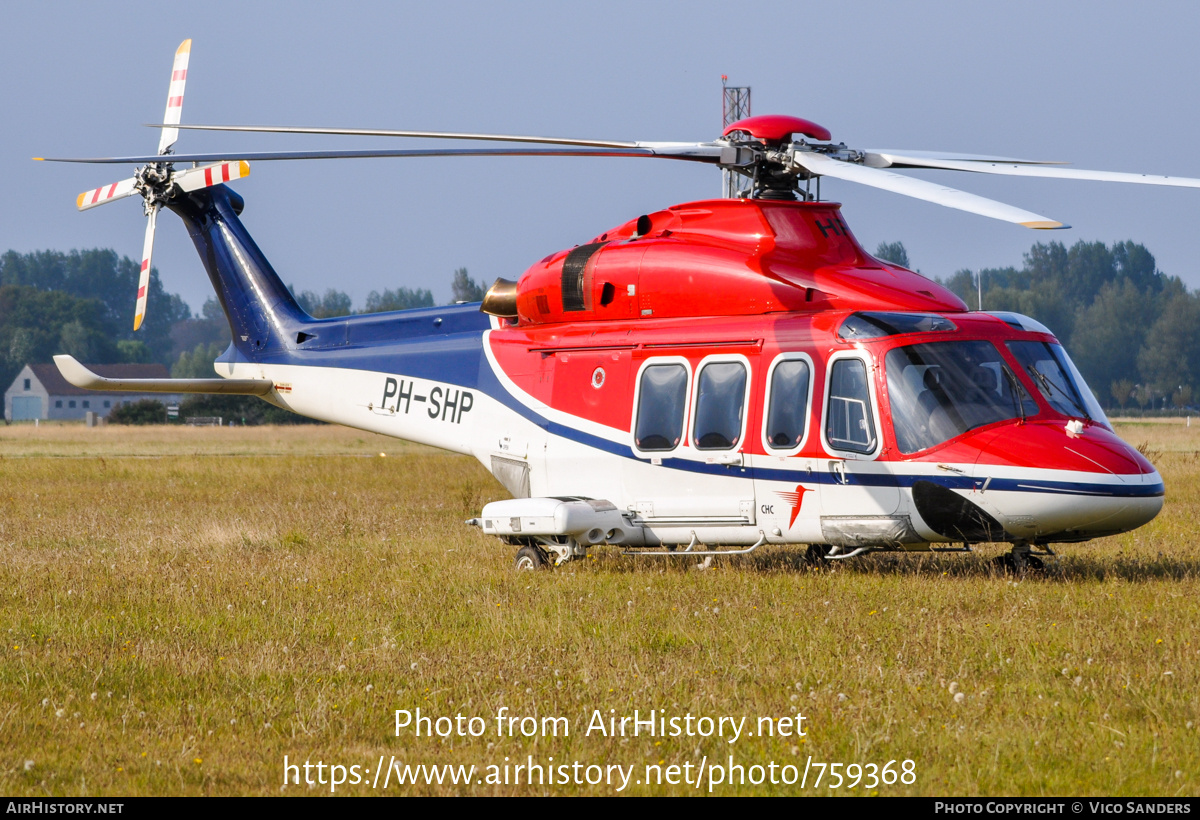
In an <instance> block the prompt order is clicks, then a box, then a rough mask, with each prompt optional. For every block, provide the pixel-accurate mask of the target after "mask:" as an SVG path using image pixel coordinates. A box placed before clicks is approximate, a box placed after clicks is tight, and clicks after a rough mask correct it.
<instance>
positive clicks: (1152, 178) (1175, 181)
mask: <svg viewBox="0 0 1200 820" xmlns="http://www.w3.org/2000/svg"><path fill="white" fill-rule="evenodd" d="M885 156H886V155H885ZM896 156H899V155H896ZM901 159H902V161H903V164H902V165H900V167H907V168H941V169H944V170H948V171H970V172H972V173H976V174H999V175H1002V176H1013V177H1042V178H1046V179H1086V180H1093V181H1096V182H1126V183H1133V184H1138V185H1167V186H1171V187H1175V188H1200V179H1194V178H1192V177H1167V176H1159V175H1156V174H1131V173H1128V172H1125V171H1088V170H1085V169H1083V168H1056V167H1046V166H1044V165H1030V164H1014V163H1013V161H1012V160H1005V161H999V162H983V161H978V160H956V159H932V158H930V159H921V158H916V157H902V158H901Z"/></svg>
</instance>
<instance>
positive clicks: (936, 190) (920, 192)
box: [793, 151, 1070, 230]
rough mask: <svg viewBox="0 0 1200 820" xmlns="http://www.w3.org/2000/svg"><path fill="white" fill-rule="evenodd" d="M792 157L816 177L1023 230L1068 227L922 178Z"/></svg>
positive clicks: (822, 158)
mask: <svg viewBox="0 0 1200 820" xmlns="http://www.w3.org/2000/svg"><path fill="white" fill-rule="evenodd" d="M793 156H794V159H795V161H796V162H797V163H798V164H800V165H802V166H803V167H804V168H805V169H806V170H808V171H810V172H811V173H814V174H817V175H818V176H828V177H835V178H837V179H844V180H847V181H848V182H858V183H861V184H862V185H870V186H872V187H874V188H882V189H883V190H885V191H892V192H893V193H897V194H904V195H905V196H911V197H915V198H917V199H924V200H925V201H927V202H933V203H936V204H938V205H945V206H946V207H947V208H957V209H958V210H960V211H968V212H970V213H973V214H979V215H980V216H990V217H991V218H993V219H1002V220H1004V221H1005V222H1015V223H1016V224H1018V225H1023V226H1025V227H1026V228H1038V229H1042V230H1053V229H1056V228H1067V227H1070V226H1068V225H1064V224H1063V223H1061V222H1057V221H1055V220H1053V219H1049V218H1047V217H1044V216H1041V215H1040V214H1035V213H1033V212H1032V211H1026V210H1023V209H1021V208H1015V207H1013V206H1012V205H1005V204H1004V203H1003V202H997V201H995V200H994V199H987V198H985V197H981V196H976V195H975V194H968V193H967V192H966V191H959V190H958V189H956V188H947V187H946V186H944V185H938V184H936V183H933V182H926V181H925V180H923V179H913V178H912V177H905V176H901V175H900V174H893V173H892V172H891V171H881V170H879V169H878V168H867V167H864V166H862V165H852V164H851V163H848V162H842V161H840V160H836V159H830V158H829V157H827V156H824V155H822V154H816V153H811V152H808V151H797V152H795V154H794V155H793Z"/></svg>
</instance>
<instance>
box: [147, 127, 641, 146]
mask: <svg viewBox="0 0 1200 820" xmlns="http://www.w3.org/2000/svg"><path fill="white" fill-rule="evenodd" d="M147 127H149V128H158V127H160V126H158V125H156V124H152V123H148V124H147ZM179 128H180V129H183V130H187V131H240V132H244V133H247V132H248V133H264V134H327V135H329V134H332V135H340V136H355V137H413V138H417V139H438V140H491V141H495V142H534V143H540V144H543V145H581V146H591V147H594V148H636V147H637V146H638V143H636V142H618V141H614V140H580V139H571V138H569V137H531V136H520V135H516V134H468V133H463V132H460V131H394V130H387V129H376V128H307V127H303V126H291V125H181V126H179Z"/></svg>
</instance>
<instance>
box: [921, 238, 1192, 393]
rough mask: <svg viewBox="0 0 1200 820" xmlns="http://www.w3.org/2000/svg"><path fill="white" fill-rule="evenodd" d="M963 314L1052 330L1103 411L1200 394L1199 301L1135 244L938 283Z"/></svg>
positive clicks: (1030, 260) (1081, 249)
mask: <svg viewBox="0 0 1200 820" xmlns="http://www.w3.org/2000/svg"><path fill="white" fill-rule="evenodd" d="M943 284H944V285H946V286H947V287H948V288H949V289H950V290H952V291H954V292H955V293H956V294H958V296H959V297H960V298H962V300H963V301H964V302H966V303H967V305H968V306H969V307H971V308H976V307H978V302H979V299H980V293H981V292H982V303H983V309H984V310H1006V311H1015V312H1017V313H1023V314H1025V315H1026V316H1029V317H1031V318H1033V319H1037V320H1038V321H1039V322H1041V323H1042V324H1044V325H1045V326H1046V327H1048V328H1050V330H1051V331H1053V333H1054V334H1055V336H1057V337H1058V339H1059V341H1060V342H1062V343H1063V345H1064V346H1065V347H1066V349H1067V352H1068V353H1070V355H1071V358H1072V359H1073V360H1074V361H1075V365H1076V367H1078V368H1079V370H1080V372H1081V373H1082V374H1083V377H1084V379H1085V380H1086V381H1087V383H1088V385H1089V386H1090V387H1091V388H1092V391H1093V392H1094V393H1095V394H1096V398H1097V399H1098V400H1099V401H1100V402H1101V404H1103V405H1105V406H1106V407H1108V408H1110V409H1111V408H1114V407H1116V408H1120V409H1122V410H1123V409H1127V408H1130V407H1138V406H1140V407H1142V408H1143V409H1154V408H1163V407H1171V406H1175V407H1180V408H1182V407H1187V406H1190V405H1192V404H1193V399H1194V397H1195V396H1196V389H1197V388H1198V387H1200V293H1191V292H1189V291H1188V289H1187V287H1186V286H1185V285H1184V284H1183V282H1182V281H1180V279H1179V277H1178V276H1168V275H1167V274H1165V273H1163V272H1162V271H1160V270H1159V269H1158V266H1157V264H1156V263H1155V260H1154V255H1153V254H1152V253H1150V251H1149V250H1147V249H1146V248H1145V246H1143V245H1139V244H1137V243H1135V242H1130V241H1126V242H1117V243H1115V244H1113V245H1111V246H1109V245H1106V244H1105V243H1103V242H1085V241H1082V240H1081V241H1079V242H1076V243H1075V244H1074V245H1072V246H1071V247H1069V248H1068V247H1066V246H1065V245H1063V244H1062V243H1061V242H1048V243H1038V244H1036V245H1034V246H1033V247H1032V248H1030V249H1029V251H1028V252H1027V253H1026V254H1025V255H1024V264H1023V265H1022V266H1021V267H1020V268H1015V267H1007V268H985V269H981V270H978V271H971V270H966V269H964V270H960V271H958V272H957V273H955V274H954V275H953V276H950V277H949V278H947V279H946V280H945V281H944V282H943Z"/></svg>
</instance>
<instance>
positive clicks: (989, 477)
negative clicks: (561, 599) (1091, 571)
mask: <svg viewBox="0 0 1200 820" xmlns="http://www.w3.org/2000/svg"><path fill="white" fill-rule="evenodd" d="M484 349H485V350H487V351H488V356H489V361H491V364H492V367H493V372H494V374H495V376H496V377H497V379H498V380H499V381H500V383H501V385H502V386H503V387H504V388H505V389H507V390H508V391H509V393H510V394H511V396H512V397H513V398H515V399H516V400H517V401H518V402H519V403H520V404H521V405H522V406H523V407H525V408H527V409H528V410H529V411H532V415H534V416H540V417H541V418H543V419H545V420H546V421H547V422H548V424H547V425H546V426H542V425H541V424H538V423H535V422H534V421H532V420H531V419H530V418H527V417H526V416H525V415H522V414H521V413H519V412H517V411H516V410H514V409H513V408H512V407H509V406H506V405H505V404H504V403H502V402H501V401H497V400H496V399H495V398H493V397H491V396H489V395H487V394H485V393H483V392H482V391H480V390H478V389H471V388H462V387H460V386H457V385H453V384H448V383H443V382H437V381H432V380H427V379H413V378H411V377H407V376H404V375H403V374H394V375H389V374H385V373H379V372H373V371H365V370H350V369H338V368H330V367H306V366H296V365H259V364H250V363H237V364H233V365H229V364H225V363H218V364H217V370H218V373H219V374H220V375H222V376H224V377H227V378H230V377H232V378H258V379H270V380H272V381H273V382H274V384H275V387H276V389H275V391H274V392H273V393H272V394H271V395H270V396H269V397H268V398H269V400H270V401H272V402H274V403H275V404H278V405H279V406H282V407H286V408H288V409H290V410H293V411H295V412H297V413H300V414H303V415H306V416H311V417H313V418H317V419H321V420H323V421H328V422H332V423H336V424H342V425H346V426H349V427H355V428H358V429H361V430H367V431H371V432H375V433H380V434H382V435H386V436H393V437H396V438H401V439H405V440H408V441H413V442H417V443H420V444H427V445H430V446H433V447H438V448H441V449H445V450H450V451H452V452H456V453H462V454H465V455H471V456H474V457H475V458H476V459H478V460H479V461H480V463H482V464H483V465H484V466H485V467H486V468H487V469H488V470H489V471H491V472H492V473H493V475H495V476H496V477H497V478H498V479H499V480H500V481H501V483H503V484H504V485H505V486H506V487H507V488H508V489H509V491H510V492H511V493H512V494H513V495H515V496H518V497H519V496H525V495H528V496H531V497H532V498H531V499H530V500H529V501H528V502H525V503H526V504H527V505H528V509H526V507H524V506H521V505H519V504H518V505H517V506H513V504H514V503H515V502H505V504H506V506H505V507H503V508H497V509H499V514H502V515H504V516H505V517H510V516H511V515H513V514H514V513H513V511H514V510H516V511H517V513H516V514H517V515H523V514H525V512H528V513H529V517H530V518H531V519H532V518H535V517H538V516H539V515H541V516H542V517H543V519H544V520H549V519H545V509H543V507H544V505H542V506H538V504H539V500H544V497H546V496H550V495H551V494H553V495H554V496H555V497H556V498H559V499H562V498H564V497H572V496H573V497H578V498H582V499H592V500H602V501H607V502H610V503H611V504H612V506H613V507H614V508H615V510H616V511H617V512H615V513H612V512H605V514H604V522H606V523H604V522H602V523H603V526H604V528H605V530H606V535H607V534H608V531H613V530H616V531H619V533H620V537H619V538H611V539H604V540H609V541H610V542H612V543H624V544H640V543H646V544H652V545H653V544H687V543H694V542H699V543H710V544H729V545H748V544H754V543H757V542H759V541H760V540H762V539H765V541H766V542H768V543H781V544H782V543H792V544H797V543H799V544H811V543H831V544H840V545H843V546H874V547H891V548H897V549H909V550H912V549H916V550H921V549H927V548H928V547H929V545H930V544H937V543H946V542H949V541H956V540H960V539H957V538H950V537H947V536H946V535H943V534H941V533H939V532H937V531H935V530H934V529H933V528H931V527H930V526H929V524H928V523H927V522H926V521H924V520H923V519H922V517H921V515H920V514H919V513H918V511H917V506H916V504H915V503H914V499H913V490H912V485H913V484H914V483H915V482H916V481H919V480H921V478H922V477H924V476H928V477H929V479H930V480H931V481H940V482H941V483H945V482H946V479H947V478H951V479H953V480H954V481H956V482H957V483H958V485H959V486H956V487H955V489H954V492H956V493H957V494H958V495H959V496H961V497H962V498H964V499H967V500H969V501H970V502H971V503H972V504H974V505H976V506H977V507H979V508H980V509H982V510H984V511H985V512H986V513H987V514H988V515H990V516H991V517H992V518H994V519H995V521H996V522H998V523H999V524H1000V525H1001V526H1002V527H1003V528H1004V530H1006V531H1007V533H1008V535H1009V536H1010V537H1009V539H1008V540H1018V539H1022V540H1024V539H1027V540H1029V541H1036V540H1037V539H1038V538H1039V536H1042V535H1045V534H1051V533H1054V534H1061V533H1064V532H1066V533H1068V536H1067V537H1059V538H1057V539H1056V540H1086V539H1087V538H1091V537H1095V536H1098V535H1105V534H1109V533H1114V532H1122V531H1127V530H1130V529H1133V528H1135V527H1137V526H1140V525H1141V524H1143V523H1145V522H1147V521H1149V520H1150V519H1152V518H1153V517H1154V516H1155V515H1156V514H1157V513H1158V511H1159V510H1160V509H1161V507H1162V501H1163V499H1162V496H1161V495H1151V494H1146V495H1141V496H1138V495H1120V494H1116V495H1113V494H1108V491H1107V490H1106V488H1108V487H1112V488H1113V491H1114V492H1115V493H1121V492H1128V491H1129V490H1130V489H1131V488H1136V487H1143V486H1144V487H1146V488H1150V487H1151V486H1153V485H1160V484H1161V478H1160V477H1159V475H1158V474H1157V473H1156V472H1155V473H1148V474H1129V475H1116V474H1112V473H1108V472H1096V473H1081V472H1078V471H1065V470H1039V469H1027V468H1015V467H1000V466H988V465H976V464H933V463H928V462H884V461H857V462H855V461H843V460H840V459H824V458H823V459H815V458H803V457H786V458H784V457H777V456H764V455H747V456H745V457H742V456H739V457H738V458H737V459H736V460H734V461H733V462H732V463H712V460H711V459H706V458H704V457H703V456H702V455H701V454H699V453H697V452H695V451H692V452H691V453H682V452H681V451H677V452H676V453H672V454H671V456H670V458H669V459H667V460H666V463H663V460H662V459H658V458H646V457H635V452H634V450H633V447H632V436H631V434H630V433H628V432H622V431H614V430H612V429H611V428H608V427H604V426H602V425H598V424H595V423H592V422H589V421H588V420H586V419H580V418H576V417H574V416H570V415H567V414H565V413H562V412H560V411H557V410H555V409H553V408H551V407H548V406H546V405H545V404H544V403H542V402H540V401H538V400H536V399H534V398H533V397H532V396H530V395H528V394H527V393H525V392H524V391H522V390H521V389H520V388H519V387H517V386H516V385H515V384H514V383H512V381H511V380H510V379H508V378H507V377H506V376H505V375H504V373H503V372H502V371H501V370H500V368H499V367H498V366H497V365H496V363H495V362H494V360H492V359H491V352H490V350H489V349H488V345H487V343H486V341H485V344H484ZM389 379H391V380H393V382H394V386H393V388H388V387H387V382H388V380H389ZM389 392H390V393H391V394H390V395H389ZM559 430H561V431H562V432H563V433H564V434H558V433H556V432H555V431H559ZM686 449H687V448H681V450H686ZM847 471H848V472H849V473H850V475H851V479H850V480H849V481H846V480H845V476H846V473H847ZM755 476H757V478H756V477H755ZM893 476H894V477H893ZM993 485H995V486H993ZM1001 487H1002V488H1001ZM493 512H494V511H493ZM614 514H615V515H618V516H620V519H621V520H622V521H623V523H624V526H620V527H618V526H616V525H615V524H614V523H613V522H614V521H615V520H616V519H613V518H612V516H613V515H614ZM550 517H551V519H552V518H553V514H551V516H550ZM487 518H488V515H487V511H486V510H485V516H484V519H485V520H486V519H487ZM493 518H495V516H493ZM481 524H482V521H481ZM551 529H553V527H551ZM591 529H593V528H592V527H589V530H591ZM498 534H508V533H498ZM524 534H526V535H528V534H530V531H529V530H526V532H525V533H524ZM538 534H540V533H538ZM546 534H547V535H551V534H557V535H570V536H572V537H574V536H576V535H577V534H575V533H567V532H560V533H546Z"/></svg>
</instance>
